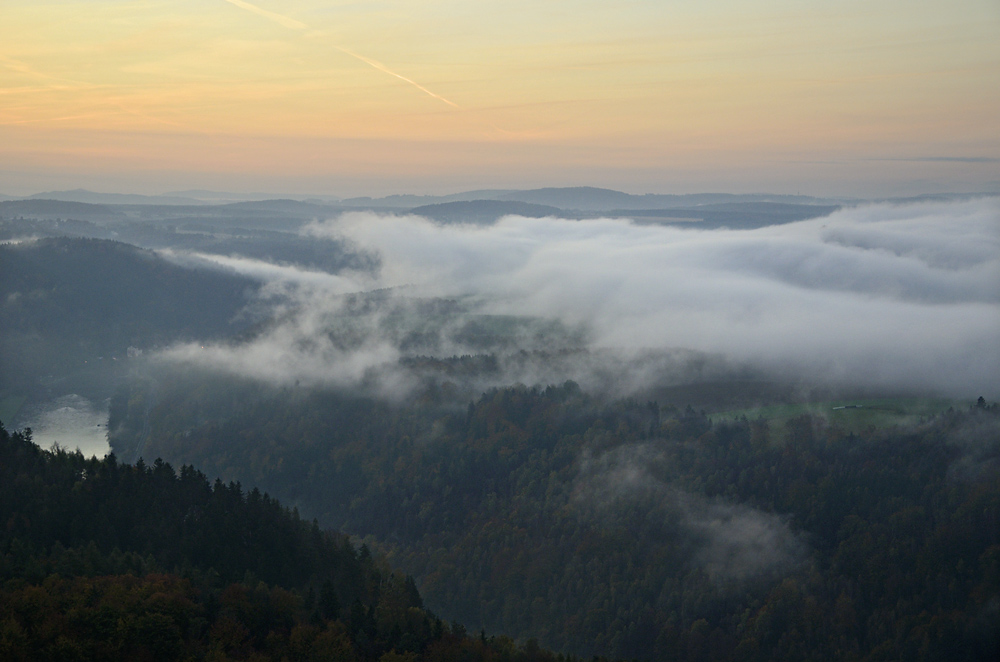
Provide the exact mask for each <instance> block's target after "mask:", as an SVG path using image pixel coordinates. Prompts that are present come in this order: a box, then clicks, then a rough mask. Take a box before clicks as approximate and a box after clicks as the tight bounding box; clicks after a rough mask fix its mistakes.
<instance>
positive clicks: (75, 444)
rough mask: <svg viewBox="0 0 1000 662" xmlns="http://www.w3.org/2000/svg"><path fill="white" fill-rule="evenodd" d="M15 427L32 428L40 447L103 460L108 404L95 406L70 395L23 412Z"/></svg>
mask: <svg viewBox="0 0 1000 662" xmlns="http://www.w3.org/2000/svg"><path fill="white" fill-rule="evenodd" d="M20 418H21V421H20V422H19V424H18V425H16V426H15V427H16V428H31V432H32V438H33V439H34V441H35V443H36V444H38V445H39V446H41V447H42V448H51V447H52V446H53V445H54V444H59V446H61V447H62V448H65V449H66V450H69V451H74V450H77V449H79V450H80V452H81V453H83V454H84V455H85V456H87V457H90V456H92V455H96V456H97V457H104V455H105V454H106V453H107V452H108V436H107V432H108V429H107V423H108V403H107V402H103V403H99V404H98V403H94V402H91V401H90V400H88V399H87V398H85V397H83V396H80V395H77V394H75V393H71V394H69V395H64V396H62V397H60V398H57V399H55V400H52V401H50V402H46V403H43V404H41V405H38V406H36V407H34V408H32V409H31V410H29V411H27V412H25V413H24V414H23V415H22V416H21V417H20Z"/></svg>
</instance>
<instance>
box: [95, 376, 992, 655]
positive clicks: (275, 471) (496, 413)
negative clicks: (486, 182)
mask: <svg viewBox="0 0 1000 662" xmlns="http://www.w3.org/2000/svg"><path fill="white" fill-rule="evenodd" d="M146 397H150V394H149V390H148V384H147V385H145V386H144V385H143V384H142V383H135V384H133V385H132V387H131V389H123V390H122V391H120V392H119V394H118V396H116V398H115V400H114V401H113V406H112V418H111V433H112V441H113V445H114V448H115V449H116V451H117V452H119V453H122V454H125V453H129V452H133V449H134V445H133V444H134V441H135V439H136V435H137V434H138V433H139V431H140V429H143V428H144V429H146V434H147V436H146V437H145V439H144V444H145V445H144V448H143V454H145V455H146V456H149V457H152V456H161V457H164V458H166V459H168V460H170V461H174V462H185V463H194V464H196V465H197V466H200V467H204V470H205V471H207V472H209V473H210V474H218V475H221V476H224V477H225V478H226V479H227V480H240V481H243V482H244V483H246V484H255V485H261V486H262V487H264V488H266V489H268V490H269V491H270V492H272V493H274V494H277V495H280V497H281V498H282V499H283V500H285V501H287V502H288V503H294V504H296V505H297V507H298V508H300V509H301V510H302V511H303V512H307V513H309V514H310V515H311V516H315V517H317V518H318V519H319V521H320V522H321V523H322V524H323V525H326V526H331V527H334V528H337V529H339V530H342V531H346V532H350V533H351V534H353V535H357V536H361V537H363V538H364V539H365V540H366V541H367V542H368V543H369V544H370V545H371V546H372V548H374V549H379V550H381V551H383V552H384V553H385V554H386V557H387V558H388V559H389V560H390V561H391V562H392V563H394V564H397V565H398V566H399V567H401V568H402V569H404V570H405V571H406V572H408V573H411V574H412V575H413V576H414V577H415V579H416V581H417V585H418V586H419V587H420V590H421V593H422V594H423V595H424V599H425V600H426V602H427V604H428V605H429V606H431V608H432V609H434V610H435V611H436V612H437V613H440V614H441V615H442V616H444V617H445V618H447V619H449V620H456V621H458V622H461V623H463V624H464V625H465V626H466V627H467V628H469V629H470V630H472V631H478V630H480V629H485V630H486V631H487V632H504V633H507V634H510V635H511V636H514V637H516V638H519V639H522V640H523V639H527V638H537V639H538V640H539V641H540V642H541V643H542V644H543V645H545V646H548V647H551V648H553V649H555V650H560V651H565V652H568V653H572V654H577V655H584V656H589V655H594V654H601V655H608V656H611V657H621V658H631V659H679V660H727V659H732V660H736V659H740V660H745V659H760V660H768V659H817V660H818V659H830V660H833V659H867V660H876V659H914V660H917V659H927V660H930V659H943V658H947V659H968V660H975V659H988V657H989V656H990V655H991V654H992V652H994V651H995V650H996V649H997V646H998V632H997V628H996V623H997V618H998V616H1000V611H998V609H1000V601H998V596H1000V471H998V463H1000V407H997V405H995V404H988V403H986V402H985V401H984V400H980V401H979V402H978V403H971V404H970V405H969V406H968V407H966V408H962V409H950V410H946V411H942V412H940V413H939V414H938V415H936V416H931V417H928V418H927V419H926V420H923V421H921V422H919V423H917V424H913V425H909V426H894V427H889V428H884V429H876V428H875V427H870V428H869V429H868V430H867V431H865V432H864V433H861V434H856V433H855V432H853V431H846V430H844V429H841V428H838V427H837V426H835V425H831V424H830V423H829V422H828V421H826V420H825V419H824V418H822V417H820V416H815V415H810V414H807V413H804V414H802V415H800V416H797V417H794V418H792V419H790V420H788V421H787V422H785V423H784V424H781V425H773V424H769V422H768V421H767V420H764V419H760V420H747V419H745V418H744V419H739V420H734V421H728V422H724V421H720V422H713V420H712V419H711V418H710V417H708V416H706V415H705V414H704V412H699V411H695V410H694V409H692V408H690V407H687V408H676V407H672V406H662V407H661V406H659V405H657V404H656V403H654V402H642V401H636V400H632V399H624V400H607V399H601V398H596V397H594V396H592V395H588V394H587V393H585V392H583V391H582V390H581V389H580V388H579V387H578V386H576V385H575V384H573V383H566V384H564V385H563V386H560V387H548V388H545V389H538V388H527V387H520V386H518V387H507V388H499V389H494V390H491V391H489V392H487V393H485V394H483V395H482V396H481V397H479V398H477V399H476V400H475V401H474V402H471V403H469V404H468V405H467V407H456V406H455V405H453V404H449V403H448V402H447V401H446V400H444V401H442V400H441V399H440V398H438V399H437V400H435V397H434V393H433V392H430V393H427V394H425V396H424V401H423V402H421V403H418V404H414V405H410V406H399V405H392V404H389V403H387V402H385V401H383V400H380V399H377V398H366V397H362V396H359V395H351V394H345V393H343V392H334V391H328V392H316V391H308V392H306V391H302V390H299V389H295V388H288V389H273V388H272V387H265V386H262V385H260V384H256V383H250V382H247V383H243V384H242V385H239V386H234V385H233V384H232V383H229V385H228V387H223V384H222V383H221V382H213V381H212V380H211V379H204V378H199V379H194V378H191V377H190V375H187V376H186V377H185V376H182V375H175V377H174V379H173V380H172V381H171V380H161V382H160V383H159V384H158V386H157V392H156V401H155V403H152V406H150V403H147V402H145V401H144V398H146Z"/></svg>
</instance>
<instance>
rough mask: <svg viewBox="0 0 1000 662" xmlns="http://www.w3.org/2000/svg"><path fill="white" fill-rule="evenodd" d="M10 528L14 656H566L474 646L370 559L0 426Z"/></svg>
mask: <svg viewBox="0 0 1000 662" xmlns="http://www.w3.org/2000/svg"><path fill="white" fill-rule="evenodd" d="M0 522H3V523H4V525H3V527H2V528H0V659H3V660H25V661H28V660H31V661H34V660H54V661H55V660H58V661H66V660H205V659H210V660H260V661H263V660H274V661H276V662H277V661H280V660H289V661H292V660H340V661H358V662H360V661H364V660H372V661H374V660H381V661H382V662H401V661H410V662H416V660H451V659H462V660H470V661H471V660H511V661H515V660H516V661H521V660H523V661H524V662H528V661H529V660H551V661H553V662H555V660H556V659H557V658H556V656H554V655H552V654H550V653H547V652H545V651H541V650H539V649H538V647H537V645H535V644H533V643H529V645H526V646H525V647H523V648H521V647H518V646H516V645H514V643H513V642H512V641H511V640H510V639H508V638H504V637H499V638H498V637H491V638H489V639H487V638H486V636H485V634H483V635H481V636H480V637H476V638H470V637H468V636H466V634H465V632H464V630H463V628H462V627H461V626H459V625H451V626H449V625H447V624H445V623H443V622H442V621H441V620H440V619H438V618H436V617H435V616H434V615H433V614H431V613H430V612H428V611H426V610H425V609H423V607H422V601H421V598H420V595H419V594H418V592H417V590H416V588H415V587H414V583H413V580H412V579H411V578H409V577H406V576H404V575H401V574H395V573H393V572H392V571H391V570H389V569H388V567H387V566H386V565H385V563H384V561H380V560H378V559H376V558H373V556H372V555H371V554H370V553H369V551H368V549H367V548H366V547H364V546H362V547H361V548H360V549H356V548H355V547H354V546H353V545H352V544H351V543H350V541H349V540H348V539H347V538H346V537H345V536H342V535H339V534H335V533H331V532H325V531H321V530H320V529H319V527H318V526H317V525H316V523H315V522H313V523H308V522H305V521H302V520H301V519H299V516H298V513H297V512H294V511H289V510H288V509H286V508H284V507H282V506H281V505H280V504H279V503H278V502H277V501H275V500H274V499H272V498H270V497H269V496H268V495H267V494H261V493H260V492H259V491H258V490H256V489H253V490H250V491H249V492H244V491H243V490H242V488H241V487H240V485H239V484H235V483H230V484H228V485H225V484H223V483H222V482H220V481H216V482H215V483H214V484H211V483H209V481H208V480H207V479H206V477H205V476H204V475H203V474H201V473H199V472H198V471H196V470H194V469H193V468H191V467H187V466H185V467H182V468H181V470H180V473H179V474H178V473H176V472H175V471H174V470H173V469H172V468H171V467H170V465H168V464H165V463H163V462H160V461H157V462H155V463H154V464H153V465H152V466H146V465H143V464H141V463H140V464H138V465H136V466H131V465H127V464H120V463H118V462H117V461H116V459H115V457H114V456H113V455H112V456H109V457H107V458H105V459H103V460H98V459H96V458H91V459H89V460H88V459H85V458H84V457H83V456H82V455H80V454H79V453H75V454H71V453H67V452H65V451H63V450H59V449H56V450H54V451H51V452H50V451H44V450H41V449H40V448H38V447H37V446H36V445H35V444H33V443H32V441H31V433H30V431H28V430H26V431H24V432H14V433H13V434H10V433H8V432H7V431H6V430H5V429H4V428H3V427H2V425H0Z"/></svg>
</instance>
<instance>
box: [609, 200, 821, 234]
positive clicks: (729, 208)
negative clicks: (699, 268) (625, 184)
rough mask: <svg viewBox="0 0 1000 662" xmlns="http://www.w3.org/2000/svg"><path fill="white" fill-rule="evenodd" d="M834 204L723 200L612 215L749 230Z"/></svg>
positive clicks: (817, 215) (798, 217)
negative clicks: (721, 201)
mask: <svg viewBox="0 0 1000 662" xmlns="http://www.w3.org/2000/svg"><path fill="white" fill-rule="evenodd" d="M838 209H840V207H839V206H838V205H796V204H784V203H778V202H724V203H721V204H709V205H703V206H701V207H683V208H666V209H618V210H615V211H614V212H612V214H613V215H615V216H618V215H620V216H627V217H629V218H633V219H635V220H636V221H638V222H640V223H641V222H647V223H664V224H672V223H677V222H681V221H685V222H690V221H698V223H697V224H696V227H698V228H699V229H715V228H723V227H725V228H730V229H733V230H750V229H753V228H762V227H766V226H769V225H780V224H782V223H794V222H795V221H805V220H808V219H810V218H820V217H823V216H829V215H830V214H832V213H833V212H835V211H837V210H838Z"/></svg>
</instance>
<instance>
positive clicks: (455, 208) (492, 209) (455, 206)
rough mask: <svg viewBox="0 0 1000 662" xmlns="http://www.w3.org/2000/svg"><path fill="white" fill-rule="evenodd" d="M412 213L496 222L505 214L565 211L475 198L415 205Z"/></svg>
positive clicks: (459, 220) (557, 213) (539, 214)
mask: <svg viewBox="0 0 1000 662" xmlns="http://www.w3.org/2000/svg"><path fill="white" fill-rule="evenodd" d="M410 213H411V214H417V215H418V216H424V217H426V218H431V219H434V220H435V221H440V222H442V223H474V224H479V225H482V224H489V223H495V222H496V221H497V220H499V219H500V218H502V217H504V216H509V215H517V216H526V217H528V218H544V217H546V216H562V215H563V211H562V210H561V209H559V208H558V207H550V206H549V205H536V204H531V203H529V202H507V201H503V200H473V201H469V202H445V203H441V204H437V205H424V206H422V207H414V208H413V209H411V210H410Z"/></svg>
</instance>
